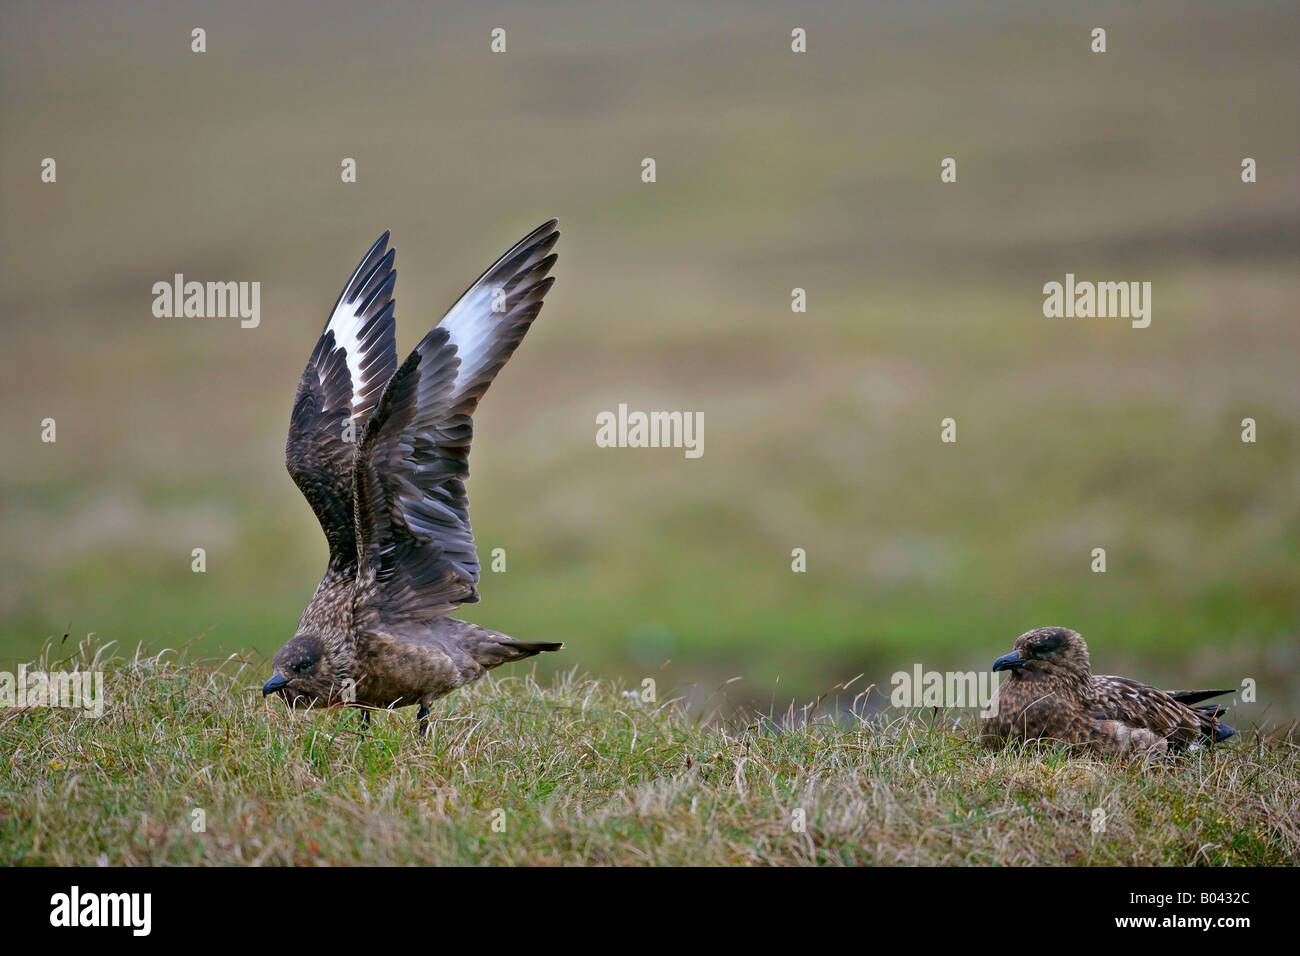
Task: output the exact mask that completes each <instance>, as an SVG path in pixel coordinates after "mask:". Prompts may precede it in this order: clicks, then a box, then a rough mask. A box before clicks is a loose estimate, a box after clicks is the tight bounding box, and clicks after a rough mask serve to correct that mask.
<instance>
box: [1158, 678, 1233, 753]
mask: <svg viewBox="0 0 1300 956" xmlns="http://www.w3.org/2000/svg"><path fill="white" fill-rule="evenodd" d="M1168 693H1169V696H1170V697H1172V698H1173V699H1174V700H1176V701H1178V702H1179V703H1180V704H1184V705H1186V706H1187V707H1189V708H1190V709H1191V711H1192V713H1194V714H1195V715H1196V719H1197V720H1198V721H1200V724H1201V740H1203V741H1204V742H1205V743H1207V744H1221V743H1223V742H1224V741H1225V740H1227V739H1228V738H1229V737H1231V736H1232V735H1233V734H1235V733H1236V732H1237V729H1236V728H1235V727H1229V726H1228V725H1227V724H1225V723H1223V722H1222V721H1221V720H1219V718H1220V717H1222V716H1223V715H1224V714H1226V713H1227V712H1228V708H1226V707H1220V706H1218V705H1217V704H1201V701H1203V700H1209V699H1210V698H1211V697H1218V696H1219V695H1221V694H1231V693H1232V691H1230V690H1171V691H1169V692H1168ZM1196 704H1199V705H1200V706H1193V705H1196Z"/></svg>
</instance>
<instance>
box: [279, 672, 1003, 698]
mask: <svg viewBox="0 0 1300 956" xmlns="http://www.w3.org/2000/svg"><path fill="white" fill-rule="evenodd" d="M995 669H996V668H995ZM288 686H289V680H288V678H286V677H285V676H284V675H283V674H281V673H279V672H277V673H274V674H272V675H271V679H270V680H269V681H267V682H266V683H265V684H263V685H262V696H263V697H265V696H267V695H268V694H274V693H275V692H276V691H277V690H280V689H281V688H282V687H288Z"/></svg>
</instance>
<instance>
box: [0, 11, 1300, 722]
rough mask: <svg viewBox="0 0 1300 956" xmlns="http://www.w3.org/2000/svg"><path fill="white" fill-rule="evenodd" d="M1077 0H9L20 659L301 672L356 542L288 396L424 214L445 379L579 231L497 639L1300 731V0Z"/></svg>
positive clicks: (509, 412) (592, 665)
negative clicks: (1133, 324) (371, 270)
mask: <svg viewBox="0 0 1300 956" xmlns="http://www.w3.org/2000/svg"><path fill="white" fill-rule="evenodd" d="M1063 6H1064V5H1057V4H1021V3H962V4H950V5H947V4H943V5H941V4H933V3H897V4H881V5H865V4H856V3H840V4H826V5H820V6H818V7H817V8H816V9H809V8H808V7H806V6H804V5H797V4H788V3H773V2H765V3H739V2H737V3H726V4H724V3H712V4H708V5H707V7H704V8H702V7H701V6H700V5H698V4H696V3H676V4H654V5H645V4H620V5H613V4H604V3H590V4H580V3H555V4H544V5H543V4H533V3H500V4H493V5H491V8H490V9H482V8H481V7H480V5H478V4H473V3H464V4H424V3H377V4H372V5H363V4H356V3H341V2H334V3H325V4H322V3H315V4H305V3H304V4H295V5H287V4H277V5H275V6H274V8H273V9H268V7H270V5H263V4H260V3H247V2H242V3H223V4H220V5H215V4H196V3H153V4H144V3H136V4H118V5H105V4H98V3H59V4H48V3H13V2H7V3H6V4H5V5H4V7H3V9H2V11H0V22H2V26H3V30H2V31H0V109H2V111H3V112H2V116H0V119H2V123H0V149H2V152H3V168H2V169H0V211H2V212H3V216H2V217H0V223H2V225H0V242H2V243H3V249H2V250H0V251H2V253H3V255H2V257H0V269H3V285H2V292H0V294H2V296H3V309H0V315H2V319H0V320H2V321H3V323H4V333H5V344H4V348H3V350H0V353H2V354H0V361H2V362H3V376H2V377H0V390H2V393H0V394H2V397H3V414H0V429H2V430H3V431H2V436H3V445H2V447H3V455H2V457H3V484H2V486H0V493H2V494H3V502H2V504H0V536H2V539H3V541H2V544H0V562H2V563H3V583H2V585H0V660H3V661H4V662H7V664H9V665H12V664H13V663H15V662H17V661H22V660H28V659H30V658H32V657H33V656H34V655H35V654H36V653H37V651H38V649H39V647H40V645H41V644H42V642H43V641H44V640H46V639H47V638H48V637H50V636H51V635H54V636H58V635H61V634H62V633H63V631H64V630H65V628H69V627H70V629H71V633H72V635H73V636H74V637H84V636H85V635H86V634H87V633H90V632H94V633H95V634H97V635H98V636H99V638H100V639H103V640H117V641H119V642H121V643H122V644H124V645H127V646H128V647H130V646H133V645H134V644H135V643H136V642H138V641H144V642H146V643H147V644H148V645H149V646H150V647H154V648H160V647H165V646H175V645H177V644H180V643H182V642H185V641H188V640H190V639H191V638H194V637H195V636H196V635H202V638H201V641H202V646H203V647H204V648H205V649H210V650H211V652H212V653H213V654H217V653H224V652H228V651H238V650H249V651H253V652H257V653H264V654H269V653H271V652H273V651H274V650H275V649H276V648H277V647H278V646H279V645H280V644H281V643H282V642H283V641H284V640H286V639H287V638H288V637H289V636H291V635H292V633H293V630H294V626H295V624H296V622H297V618H298V615H299V613H300V612H301V610H302V608H303V606H304V605H305V603H306V602H307V600H308V598H309V597H310V595H311V593H312V591H313V589H314V587H315V585H316V583H317V580H318V578H319V575H320V573H321V571H322V570H323V566H324V561H325V554H326V551H325V543H324V540H323V537H322V535H321V533H320V531H319V529H318V527H317V525H316V523H315V519H314V517H313V516H312V514H311V512H310V510H309V509H308V507H307V505H306V503H305V502H304V501H303V500H302V498H301V497H300V496H299V494H298V492H297V490H296V489H295V487H294V486H293V484H292V483H291V481H290V480H289V478H288V476H287V474H286V473H285V470H284V465H283V443H284V438H285V432H286V428H287V422H288V413H289V407H290V402H291V399H292V397H293V392H294V388H295V385H296V383H297V380H298V376H299V374H300V373H301V371H302V368H303V365H304V364H305V362H306V359H307V356H308V354H309V352H310V350H311V348H312V346H313V345H314V343H315V341H316V337H317V335H318V334H319V332H320V330H321V327H322V326H323V324H324V322H325V319H326V317H327V313H328V310H329V308H330V307H331V306H332V305H333V303H334V299H335V297H336V296H337V294H338V291H339V289H340V288H341V287H342V284H343V282H344V281H345V280H346V278H347V276H348V274H349V273H350V271H351V270H352V268H353V267H354V265H355V264H356V262H357V260H358V259H359V258H360V256H361V255H362V253H364V252H365V250H366V248H367V247H368V246H369V245H370V243H371V242H372V241H373V240H374V239H375V237H376V236H377V235H379V233H381V232H382V231H383V230H384V229H391V230H392V231H393V243H394V244H395V246H396V248H397V249H398V256H397V265H398V275H399V280H398V285H397V317H398V329H399V342H398V349H399V353H400V354H401V355H403V356H404V355H405V354H406V352H407V351H409V349H410V348H412V347H413V346H414V345H415V343H416V342H417V341H418V340H419V338H420V336H421V335H423V333H424V332H425V331H426V330H427V329H428V328H429V327H430V326H431V325H433V324H434V323H435V322H436V320H437V319H438V318H439V317H440V316H441V314H442V311H443V309H445V308H446V306H447V305H449V304H450V303H451V302H452V301H453V299H454V298H455V296H456V295H458V294H459V293H460V292H461V291H462V289H463V288H464V287H465V286H466V285H467V284H468V283H469V282H470V281H471V280H472V279H473V278H474V277H475V276H476V275H478V273H479V272H480V271H481V270H482V269H483V268H484V267H485V266H486V265H488V264H489V263H490V262H491V261H492V260H493V259H494V258H495V257H496V256H497V255H498V254H499V253H500V252H502V251H504V250H505V249H506V248H507V247H508V246H509V245H510V244H511V243H512V242H513V241H514V240H515V239H517V238H518V237H519V236H521V235H523V234H524V233H525V232H526V231H527V230H528V229H530V228H531V227H533V226H534V225H536V224H537V223H539V222H541V221H542V220H544V219H546V218H547V217H549V216H552V215H554V216H558V217H559V218H560V221H561V227H562V229H563V230H564V238H563V239H562V240H561V243H560V247H559V251H560V262H559V265H558V267H557V269H556V275H558V277H559V281H558V284H557V285H556V288H555V290H554V292H553V293H552V295H551V296H550V298H549V299H548V305H547V307H546V309H545V310H544V312H543V314H542V317H541V319H540V321H539V322H538V324H537V325H536V327H535V328H534V329H533V331H532V332H531V334H530V335H529V337H528V340H527V342H526V343H525V344H524V346H523V347H522V348H521V350H520V351H519V353H518V354H517V355H516V357H515V359H514V361H513V362H512V363H511V365H510V366H509V367H508V368H507V370H506V371H505V373H504V374H503V375H502V376H501V378H500V380H499V381H498V382H497V384H496V385H495V386H494V388H493V390H492V392H491V393H490V394H489V396H488V398H487V399H486V401H485V402H484V404H483V406H482V409H481V411H480V413H479V415H478V416H477V419H476V422H477V424H476V435H477V438H476V442H475V449H474V456H473V480H472V481H471V483H470V492H471V496H472V501H473V520H474V529H475V532H476V536H477V540H478V543H479V551H480V555H481V556H482V557H483V559H484V562H485V564H486V561H487V556H488V554H489V552H490V551H491V549H492V548H496V547H503V548H505V549H506V551H507V555H508V570H507V572H506V573H504V574H493V573H485V575H484V580H483V581H482V586H481V591H482V596H483V601H482V603H481V604H479V605H478V606H476V607H474V608H472V609H471V610H470V611H469V612H468V613H467V614H466V615H465V616H467V617H469V618H471V619H473V620H476V621H479V622H481V623H483V624H486V625H489V626H492V627H495V628H499V629H501V630H504V631H507V632H509V633H512V634H514V635H516V636H518V637H520V638H525V639H531V640H563V641H565V642H567V644H568V647H567V649H566V650H565V652H564V653H563V654H562V655H555V656H553V657H549V658H548V659H547V660H545V661H543V662H542V663H541V664H540V667H541V669H542V670H543V671H544V670H545V669H546V668H553V667H578V668H581V669H583V670H586V671H590V672H592V673H595V674H598V675H607V676H619V677H623V678H625V679H628V680H632V681H639V680H640V679H641V678H642V677H643V676H647V675H653V676H655V677H656V678H657V680H658V681H659V685H660V688H661V694H662V693H663V692H664V688H679V689H690V688H695V689H696V690H695V692H696V693H698V694H700V695H701V696H707V694H708V693H709V692H710V691H711V690H712V689H713V688H714V687H715V686H716V685H718V684H719V683H721V682H722V681H724V680H726V679H728V678H731V677H740V678H742V680H740V681H738V682H736V683H734V684H731V685H729V686H728V687H727V690H726V692H725V699H726V701H728V702H730V703H735V704H739V703H762V704H764V705H766V704H767V703H768V702H769V701H771V700H775V701H776V702H777V704H778V706H782V705H783V704H784V703H785V702H786V701H788V700H789V699H790V698H792V697H796V698H801V699H802V698H805V697H807V696H808V695H811V694H815V693H817V692H818V691H820V690H822V689H824V688H826V687H828V686H830V685H831V684H832V683H834V682H836V681H838V680H842V679H847V678H849V677H852V676H853V675H855V674H858V673H865V675H866V676H865V677H864V678H863V679H861V680H860V681H859V682H858V684H857V685H855V688H856V687H861V686H863V685H865V684H867V683H870V682H873V681H874V682H878V683H881V684H885V685H887V684H888V678H889V674H890V673H891V672H892V671H894V670H895V669H899V668H906V669H909V670H910V668H911V666H912V664H913V663H914V662H917V661H919V662H921V663H923V664H924V665H925V666H926V667H927V668H933V669H941V670H947V669H960V670H965V669H984V668H987V667H988V665H989V664H990V662H991V661H992V660H993V658H994V657H996V656H998V655H1000V654H1002V653H1004V652H1005V651H1006V650H1007V649H1008V648H1009V647H1010V644H1011V641H1012V639H1013V638H1014V637H1015V636H1016V635H1017V634H1018V633H1020V632H1021V631H1024V630H1026V629H1028V628H1030V627H1033V626H1036V625H1042V624H1065V625H1069V626H1072V627H1074V628H1076V629H1078V630H1080V631H1082V632H1083V634H1084V635H1085V637H1087V638H1088V639H1089V642H1090V646H1091V649H1092V654H1093V661H1094V664H1095V665H1097V666H1098V668H1099V669H1101V670H1106V671H1112V672H1113V671H1118V672H1130V673H1132V674H1133V675H1134V676H1140V677H1143V678H1146V679H1150V680H1153V681H1161V682H1165V683H1166V684H1172V685H1188V684H1206V683H1213V684H1216V685H1221V686H1235V685H1236V683H1237V682H1238V681H1239V680H1240V679H1241V678H1242V677H1247V676H1249V677H1253V678H1255V679H1257V680H1258V681H1259V686H1260V692H1259V693H1260V700H1259V704H1258V705H1256V706H1254V707H1252V708H1248V709H1247V713H1248V714H1249V715H1251V717H1254V718H1258V717H1260V716H1263V717H1264V719H1265V720H1270V721H1271V720H1274V719H1276V720H1286V719H1290V718H1294V717H1295V716H1296V715H1297V714H1300V641H1298V640H1297V637H1298V631H1300V623H1298V622H1300V495H1298V494H1297V492H1298V491H1300V375H1297V368H1300V362H1298V361H1297V359H1298V356H1300V329H1298V323H1297V320H1298V318H1300V316H1298V311H1297V307H1296V303H1297V296H1298V295H1300V271H1298V270H1297V265H1298V264H1300V255H1298V253H1300V226H1298V222H1300V218H1298V217H1297V211H1298V208H1297V207H1298V200H1300V176H1298V175H1297V174H1298V173H1300V148H1298V147H1300V137H1298V136H1297V116H1298V115H1300V110H1298V107H1300V84H1298V83H1297V69H1296V64H1297V52H1298V51H1300V29H1298V18H1297V10H1296V5H1295V4H1293V3H1277V4H1254V3H1239V4H1232V5H1226V4H1212V3H1206V4H1187V3H1173V2H1170V3H1149V2H1148V3H1132V2H1123V3H1114V4H1097V5H1094V7H1093V9H1091V10H1089V11H1087V12H1086V13H1085V12H1073V11H1067V10H1065V9H1063ZM651 7H653V8H652V9H651ZM498 26H500V27H504V28H505V29H506V31H507V43H508V48H507V53H506V54H504V55H493V54H492V53H490V52H489V48H488V45H489V33H490V31H491V30H492V28H494V27H498ZM796 26H798V27H803V28H805V29H806V30H807V31H808V52H807V53H806V54H802V55H795V54H793V53H791V52H790V31H791V29H792V28H794V27H796ZM1095 26H1102V27H1105V28H1106V29H1107V30H1108V47H1109V50H1108V52H1107V53H1105V54H1103V55H1098V54H1093V53H1091V52H1090V51H1089V44H1090V38H1089V34H1090V31H1091V29H1092V28H1093V27H1095ZM194 27H203V28H204V29H205V30H206V31H207V52H206V53H204V54H202V55H198V54H194V53H192V52H191V51H190V42H191V41H190V31H191V29H193V28H194ZM47 156H49V157H54V158H55V159H56V160H57V163H58V167H57V168H58V182H57V184H54V185H47V184H42V183H41V182H40V178H39V174H40V163H41V160H42V159H43V158H44V157H47ZM647 156H649V157H654V158H655V159H656V161H657V164H658V182H657V183H655V184H653V185H646V184H643V183H642V182H641V181H640V168H641V167H640V164H641V160H642V158H643V157H647ZM948 156H951V157H954V158H956V159H957V162H958V182H957V183H956V184H948V185H946V184H942V183H940V181H939V165H940V161H941V160H942V159H943V158H944V157H948ZM1245 156H1250V157H1254V158H1255V159H1256V160H1257V162H1258V169H1259V182H1257V183H1255V184H1252V185H1246V184H1243V183H1242V182H1241V180H1240V163H1241V160H1242V158H1243V157H1245ZM344 157H353V158H355V159H356V160H357V164H358V176H359V180H358V182H357V183H355V184H346V185H345V184H343V183H342V182H340V176H339V172H340V161H341V160H342V159H343V158H344ZM176 272H181V273H184V274H185V276H186V277H187V278H188V279H197V280H200V281H207V280H238V281H260V282H261V284H262V293H261V295H262V299H261V309H262V323H261V326H260V327H259V328H257V329H250V330H246V329H241V328H240V327H239V323H238V321H237V320H234V319H157V318H154V316H153V315H152V313H151V305H152V301H153V297H152V293H151V291H150V290H151V286H152V284H153V283H154V282H157V281H167V280H170V278H171V276H172V275H173V273H176ZM1067 272H1073V273H1075V274H1076V275H1077V276H1078V277H1079V278H1080V279H1096V280H1145V281H1150V282H1151V283H1152V284H1153V306H1154V312H1153V321H1152V324H1151V327H1150V328H1148V329H1145V330H1136V329H1132V328H1130V327H1129V325H1128V322H1127V321H1125V320H1121V319H1047V318H1044V317H1043V315H1042V301H1043V296H1042V292H1041V289H1042V286H1043V283H1045V282H1048V281H1061V280H1062V279H1063V277H1064V275H1065V273H1067ZM794 287H802V288H805V289H806V290H807V294H808V312H807V313H806V314H800V315H796V314H792V313H791V310H790V295H791V289H793V288H794ZM620 402H626V403H627V404H628V405H629V406H630V407H631V408H633V409H643V410H652V409H684V410H690V411H702V412H703V413H704V418H705V432H704V439H705V453H704V456H703V457H702V458H700V459H698V460H687V459H686V458H685V457H684V456H683V455H682V453H681V452H680V451H676V450H633V449H623V450H614V449H602V448H598V447H597V446H596V444H595V440H594V436H595V416H596V414H597V413H598V412H600V411H602V410H606V409H614V408H616V407H617V405H618V404H619V403H620ZM948 416H951V417H953V418H955V419H956V420H957V422H958V439H959V440H958V442H957V444H955V445H945V444H941V443H940V441H939V422H940V420H941V419H942V418H944V417H948ZM1246 416H1250V417H1253V418H1255V419H1256V420H1257V422H1258V428H1259V441H1258V442H1257V443H1256V444H1243V443H1242V442H1241V440H1240V431H1241V426H1240V422H1241V419H1242V418H1244V417H1246ZM46 417H52V418H54V419H55V420H56V421H57V423H58V441H57V443H55V444H43V443H42V442H41V441H40V422H41V420H42V419H43V418H46ZM195 547H203V548H205V549H206V550H207V562H208V563H207V572H206V573H204V574H195V573H192V572H191V570H190V563H191V558H190V552H191V549H193V548H195ZM796 547H798V548H804V549H806V551H807V554H808V570H807V573H805V574H794V573H792V572H791V568H790V561H791V558H790V554H791V550H792V549H793V548H796ZM1094 547H1104V548H1106V549H1107V554H1108V571H1107V573H1105V574H1094V573H1092V572H1091V571H1090V567H1089V566H1090V561H1091V556H1090V552H1091V550H1092V549H1093V548H1094ZM1234 722H1235V723H1237V722H1238V721H1234ZM1241 722H1244V723H1246V724H1249V722H1250V720H1249V719H1246V720H1244V721H1241Z"/></svg>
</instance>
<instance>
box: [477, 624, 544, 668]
mask: <svg viewBox="0 0 1300 956" xmlns="http://www.w3.org/2000/svg"><path fill="white" fill-rule="evenodd" d="M483 638H484V639H483V640H480V641H477V642H475V643H474V645H473V646H472V647H471V652H472V653H473V655H474V660H476V661H478V663H479V664H480V665H482V666H483V667H486V668H488V669H489V670H491V669H492V668H493V667H497V666H499V665H501V664H509V663H510V662H511V661H521V660H523V659H524V658H525V657H532V656H533V655H534V654H542V653H544V652H546V651H558V650H559V649H560V648H562V647H564V645H563V644H560V643H555V642H551V641H516V640H515V639H514V638H513V637H510V636H508V635H506V634H499V633H497V632H496V631H488V630H486V629H484V632H483Z"/></svg>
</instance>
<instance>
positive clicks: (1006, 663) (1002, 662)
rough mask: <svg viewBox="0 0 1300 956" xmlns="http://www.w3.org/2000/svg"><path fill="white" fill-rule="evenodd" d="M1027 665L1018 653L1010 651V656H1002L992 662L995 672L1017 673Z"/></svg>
mask: <svg viewBox="0 0 1300 956" xmlns="http://www.w3.org/2000/svg"><path fill="white" fill-rule="evenodd" d="M1026 663H1028V662H1027V661H1026V660H1025V659H1024V658H1023V657H1021V656H1020V652H1019V651H1012V652H1011V653H1010V654H1003V655H1002V656H1001V657H999V658H998V659H997V660H995V661H994V662H993V670H995V671H1018V670H1020V668H1022V667H1024V666H1025V664H1026Z"/></svg>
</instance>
